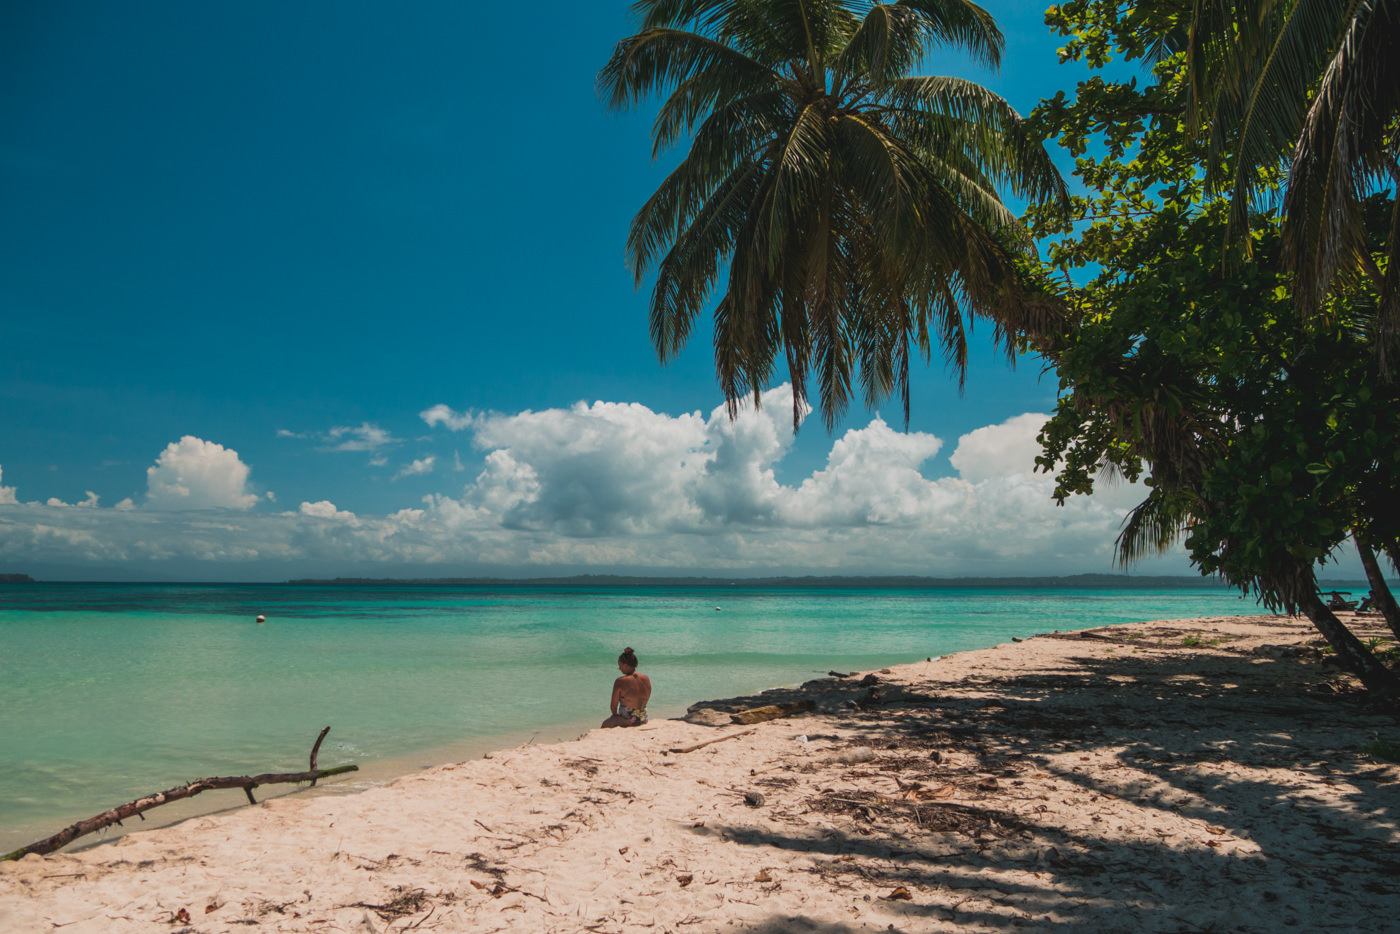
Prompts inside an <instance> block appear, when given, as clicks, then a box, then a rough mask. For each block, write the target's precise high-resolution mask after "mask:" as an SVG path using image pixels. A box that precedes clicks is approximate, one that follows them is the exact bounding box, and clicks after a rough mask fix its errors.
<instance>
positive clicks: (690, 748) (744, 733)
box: [666, 730, 758, 752]
mask: <svg viewBox="0 0 1400 934" xmlns="http://www.w3.org/2000/svg"><path fill="white" fill-rule="evenodd" d="M757 732H758V731H757V730H742V731H740V732H738V733H730V734H729V735H728V736H721V737H720V738H719V739H709V740H706V741H705V742H703V743H696V744H695V745H694V746H678V747H676V748H675V749H668V750H666V751H667V752H694V751H695V750H697V749H704V748H705V747H706V746H713V745H714V744H715V743H722V742H724V741H725V740H726V739H736V738H737V737H740V736H748V735H749V734H750V733H757Z"/></svg>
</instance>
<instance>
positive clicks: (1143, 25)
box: [1028, 3, 1400, 693]
mask: <svg viewBox="0 0 1400 934" xmlns="http://www.w3.org/2000/svg"><path fill="white" fill-rule="evenodd" d="M1184 16H1185V11H1183V9H1182V8H1180V7H1176V6H1168V5H1165V4H1160V3H1156V4H1150V5H1148V6H1140V7H1137V8H1134V9H1133V10H1131V11H1128V12H1126V13H1124V12H1123V11H1121V10H1120V8H1118V7H1115V6H1109V5H1107V4H1100V3H1081V4H1073V5H1065V6H1062V7H1058V8H1055V9H1053V10H1052V11H1051V14H1050V16H1049V17H1048V18H1049V20H1050V21H1051V22H1052V23H1053V24H1055V25H1058V26H1059V27H1060V28H1061V29H1062V30H1066V31H1068V32H1070V33H1072V34H1073V38H1072V39H1071V41H1070V43H1069V45H1067V47H1066V53H1065V54H1066V55H1068V56H1078V55H1082V56H1085V57H1086V58H1088V59H1090V60H1091V61H1102V60H1104V59H1105V58H1106V57H1107V56H1108V55H1109V54H1110V53H1113V54H1120V55H1124V56H1126V57H1129V58H1132V57H1142V56H1145V55H1147V54H1149V53H1151V54H1156V55H1158V56H1159V59H1158V60H1157V61H1156V62H1155V64H1154V66H1153V70H1152V76H1151V79H1150V80H1145V81H1144V82H1143V84H1142V86H1139V85H1138V83H1137V82H1128V83H1119V84H1113V83H1109V82H1105V81H1102V80H1093V81H1089V82H1085V83H1084V84H1081V86H1080V88H1079V93H1078V95H1077V96H1076V98H1075V99H1074V100H1070V99H1068V98H1067V97H1066V96H1064V95H1060V96H1058V97H1057V98H1055V99H1053V100H1050V101H1047V102H1045V103H1044V104H1043V105H1042V106H1041V107H1040V108H1039V109H1038V110H1037V111H1036V112H1035V113H1034V114H1032V116H1031V120H1032V121H1033V122H1035V123H1036V124H1037V125H1038V126H1039V127H1040V128H1041V129H1042V131H1043V132H1044V133H1045V134H1046V135H1047V136H1053V137H1056V138H1058V139H1059V140H1060V141H1061V143H1062V144H1063V145H1065V146H1067V147H1068V148H1069V149H1070V150H1071V151H1072V152H1075V153H1076V154H1078V160H1077V163H1076V175H1078V176H1079V177H1080V178H1081V179H1082V180H1083V181H1084V183H1085V185H1086V186H1087V188H1088V193H1087V194H1086V195H1084V196H1081V197H1076V198H1074V199H1072V202H1071V204H1070V208H1069V210H1067V211H1066V210H1062V209H1061V208H1059V207H1058V206H1056V205H1047V204H1042V205H1038V206H1034V207H1032V209H1031V210H1030V212H1029V214H1028V220H1029V223H1030V226H1031V229H1032V230H1033V231H1034V232H1035V233H1037V234H1039V235H1041V236H1048V237H1056V238H1058V239H1057V241H1056V242H1055V244H1054V245H1053V246H1052V247H1051V248H1050V250H1049V253H1048V258H1049V261H1048V263H1047V267H1046V269H1045V270H1044V277H1045V279H1044V281H1045V282H1046V284H1047V286H1049V285H1051V284H1054V285H1058V286H1059V290H1060V293H1061V296H1062V298H1063V300H1064V301H1065V302H1066V304H1067V305H1068V306H1069V307H1070V308H1071V309H1072V311H1071V322H1072V323H1071V326H1070V327H1069V328H1068V330H1067V331H1066V332H1065V333H1063V334H1060V335H1054V336H1050V337H1049V338H1048V339H1046V340H1045V341H1043V342H1042V343H1041V345H1040V348H1041V349H1042V351H1043V352H1044V353H1045V354H1046V356H1047V357H1048V358H1049V359H1050V360H1051V361H1052V362H1053V363H1054V365H1055V366H1056V368H1057V370H1058V372H1059V375H1060V380H1061V387H1062V390H1063V391H1062V394H1061V399H1060V402H1059V404H1058V407H1057V409H1056V412H1055V414H1054V416H1053V417H1052V419H1051V420H1050V422H1049V423H1048V424H1047V425H1046V427H1045V429H1044V432H1043V434H1042V437H1041V440H1042V443H1043V446H1044V455H1043V456H1042V457H1041V458H1040V460H1039V463H1040V464H1041V466H1042V467H1043V468H1044V469H1046V470H1050V471H1058V474H1057V479H1058V486H1057V490H1056V496H1057V497H1058V498H1059V499H1060V500H1061V501H1063V500H1064V498H1065V497H1067V496H1069V495H1072V494H1075V493H1088V492H1091V491H1092V489H1093V487H1094V484H1095V483H1096V482H1098V481H1099V478H1100V477H1101V476H1102V475H1103V473H1104V471H1105V470H1107V471H1109V472H1112V473H1118V474H1122V475H1124V476H1126V477H1127V478H1129V479H1136V478H1138V477H1144V478H1145V483H1146V485H1147V487H1148V495H1147V498H1146V499H1145V500H1144V502H1143V503H1142V504H1141V505H1139V506H1138V507H1137V508H1136V509H1135V510H1134V511H1133V512H1132V513H1131V514H1130V516H1129V517H1128V520H1127V522H1126V524H1125V526H1124V529H1123V533H1122V535H1121V536H1120V539H1119V549H1118V552H1119V557H1120V559H1121V560H1123V561H1124V562H1130V561H1133V560H1136V559H1138V558H1141V557H1143V556H1145V555H1148V554H1151V553H1154V552H1157V551H1160V550H1163V549H1165V548H1167V547H1169V546H1171V545H1173V544H1174V543H1175V542H1177V541H1179V540H1180V539H1181V537H1182V536H1185V540H1186V545H1187V548H1188V549H1189V552H1190V555H1191V558H1192V561H1193V562H1194V563H1195V565H1196V566H1197V567H1198V568H1200V570H1201V571H1202V573H1205V574H1217V575H1219V576H1221V577H1223V578H1224V579H1225V580H1227V581H1229V582H1230V583H1231V584H1234V585H1235V586H1238V587H1240V588H1241V589H1242V590H1245V591H1251V592H1255V593H1257V594H1258V595H1259V596H1260V597H1261V598H1262V599H1263V601H1264V602H1265V604H1266V605H1268V606H1269V607H1271V608H1278V609H1285V610H1287V611H1289V612H1297V611H1299V610H1302V611H1304V612H1307V613H1308V614H1309V615H1310V616H1312V617H1313V619H1314V621H1315V622H1317V623H1318V625H1319V628H1322V629H1323V630H1324V634H1326V635H1327V636H1328V638H1329V641H1332V643H1333V645H1334V647H1335V648H1337V652H1338V655H1339V657H1341V658H1342V659H1343V661H1344V662H1346V663H1347V664H1348V666H1349V667H1350V668H1351V669H1352V670H1354V671H1355V670H1358V668H1364V669H1365V670H1366V674H1364V675H1363V677H1366V678H1369V679H1370V680H1369V681H1368V684H1373V686H1383V689H1384V690H1385V692H1387V693H1389V692H1391V689H1392V688H1394V687H1397V685H1396V684H1395V681H1394V678H1393V676H1388V673H1387V672H1385V671H1384V669H1383V668H1382V667H1380V666H1379V663H1378V662H1376V661H1375V659H1374V658H1373V657H1372V656H1371V655H1370V653H1369V652H1367V651H1366V650H1365V648H1364V647H1363V646H1361V644H1360V643H1359V642H1357V641H1356V640H1355V638H1354V637H1352V636H1351V635H1350V633H1348V632H1347V631H1346V630H1345V629H1344V627H1341V624H1340V623H1338V622H1337V621H1336V619H1335V617H1333V616H1332V615H1331V614H1330V613H1327V612H1326V611H1325V608H1323V607H1321V605H1320V603H1318V601H1317V597H1316V591H1317V585H1316V578H1315V569H1316V567H1317V566H1318V565H1319V563H1321V562H1325V561H1326V560H1327V559H1328V557H1329V556H1330V555H1331V554H1332V553H1333V551H1334V550H1335V549H1337V548H1338V547H1339V546H1340V545H1341V544H1342V543H1343V542H1344V541H1345V539H1346V538H1347V536H1348V535H1349V534H1350V533H1351V532H1352V530H1353V529H1359V530H1362V532H1363V533H1364V534H1365V535H1366V536H1367V538H1368V540H1370V541H1371V542H1373V543H1374V544H1375V545H1377V546H1378V547H1379V548H1380V549H1381V550H1383V551H1386V553H1394V545H1395V543H1396V542H1400V522H1397V516H1396V512H1397V508H1400V507H1397V502H1400V489H1397V487H1398V486H1400V384H1397V383H1396V382H1395V381H1392V380H1390V379H1389V378H1388V377H1387V375H1386V374H1385V373H1384V372H1383V371H1382V369H1381V367H1380V364H1379V362H1378V358H1377V355H1376V353H1375V352H1374V344H1375V335H1376V307H1377V293H1376V289H1375V287H1374V284H1373V283H1371V282H1370V281H1368V280H1357V281H1354V282H1351V283H1349V284H1347V285H1345V286H1339V287H1337V288H1334V289H1333V291H1332V292H1331V293H1330V296H1329V298H1328V299H1327V301H1326V303H1325V305H1324V307H1323V311H1324V313H1323V314H1320V315H1316V316H1311V317H1308V318H1302V317H1300V316H1299V315H1297V313H1296V311H1295V309H1294V296H1293V292H1292V288H1293V280H1292V276H1291V274H1288V273H1285V272H1283V271H1281V270H1282V264H1281V262H1280V257H1281V254H1282V252H1283V250H1284V239H1283V230H1282V224H1281V221H1280V219H1279V218H1278V217H1277V216H1276V215H1275V214H1274V213H1272V212H1256V213H1254V214H1252V215H1249V216H1248V219H1247V220H1248V231H1247V235H1248V238H1249V245H1250V249H1249V250H1248V251H1237V250H1234V249H1232V248H1230V247H1229V246H1227V243H1228V242H1229V241H1228V240H1227V237H1226V231H1227V228H1228V226H1229V225H1230V223H1231V214H1230V202H1229V199H1228V198H1218V197H1213V196H1212V193H1211V191H1210V190H1209V189H1208V187H1207V182H1206V177H1207V176H1206V164H1207V160H1208V157H1209V153H1210V147H1209V141H1208V137H1207V135H1206V134H1204V133H1201V132H1198V131H1197V130H1196V129H1195V128H1194V127H1193V125H1192V124H1191V122H1190V120H1189V119H1188V107H1187V103H1188V93H1187V82H1186V76H1187V69H1186V59H1185V53H1183V52H1172V51H1171V49H1172V47H1173V45H1174V44H1176V43H1175V40H1174V39H1172V37H1173V36H1178V35H1179V34H1180V30H1181V29H1182V27H1183V24H1184V22H1185V20H1184V19H1183V17H1184ZM1153 35H1156V36H1157V37H1159V38H1160V40H1161V41H1159V42H1157V43H1155V44H1154V43H1153V42H1152V41H1150V39H1151V36H1153ZM1207 129H1208V128H1207ZM1096 147H1097V148H1096ZM1090 153H1095V154H1093V155H1090ZM1257 182H1258V184H1260V185H1269V184H1272V182H1271V180H1270V179H1269V177H1268V174H1267V173H1260V175H1259V176H1258V177H1257ZM1374 201H1375V203H1374V204H1373V205H1372V210H1371V214H1372V215H1373V216H1374V217H1375V218H1377V219H1378V220H1379V219H1381V218H1386V217H1388V215H1389V213H1390V211H1391V209H1392V207H1393V205H1392V204H1391V203H1390V199H1389V198H1387V197H1384V196H1376V197H1375V198H1374ZM1376 233H1377V236H1378V237H1380V238H1381V239H1383V230H1382V231H1378V232H1376ZM1071 273H1078V274H1079V276H1080V277H1081V278H1084V277H1086V276H1087V277H1088V281H1087V282H1086V283H1085V284H1084V285H1082V286H1076V285H1073V284H1071V283H1072V278H1071ZM1317 611H1321V612H1320V613H1318V612H1317ZM1315 613H1317V615H1314V614H1315ZM1323 614H1325V617H1323ZM1359 673H1360V672H1359Z"/></svg>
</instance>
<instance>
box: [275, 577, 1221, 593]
mask: <svg viewBox="0 0 1400 934" xmlns="http://www.w3.org/2000/svg"><path fill="white" fill-rule="evenodd" d="M287 583H288V584H296V585H302V586H331V585H342V586H344V585H353V586H357V587H362V586H386V587H394V586H400V587H401V586H415V587H421V586H429V587H503V588H505V587H521V588H529V587H600V588H601V587H677V588H681V587H721V586H722V587H733V588H736V589H750V590H768V589H772V588H775V587H790V588H799V589H812V590H836V589H846V588H862V587H868V588H877V589H880V590H897V589H909V590H928V589H937V588H949V589H953V588H972V587H1013V588H1026V589H1049V588H1061V587H1070V588H1078V587H1114V588H1127V589H1135V590H1136V589H1141V590H1159V589H1164V588H1165V589H1175V588H1181V589H1185V588H1194V587H1201V586H1206V587H1220V588H1221V589H1227V590H1228V589H1231V588H1230V587H1229V586H1228V585H1227V584H1223V583H1220V582H1219V581H1211V580H1207V579H1206V578H1202V577H1185V576H1180V577H1131V576H1128V575H1126V574H1074V575H1069V576H1065V577H1050V576H1047V577H913V576H830V577H818V576H806V577H644V576H636V575H620V574H580V575H575V576H572V577H529V578H507V577H429V578H391V577H386V578H369V577H337V578H331V579H317V578H301V579H298V580H290V581H288V582H287Z"/></svg>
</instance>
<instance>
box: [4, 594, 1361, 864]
mask: <svg viewBox="0 0 1400 934" xmlns="http://www.w3.org/2000/svg"><path fill="white" fill-rule="evenodd" d="M1360 589H1362V590H1364V587H1362V588H1360ZM1257 612H1262V611H1261V610H1260V609H1259V608H1258V607H1257V606H1256V605H1255V604H1254V603H1253V602H1252V601H1250V600H1243V599H1241V598H1240V597H1239V595H1238V594H1237V593H1235V592H1233V591H1229V590H1226V589H1224V588H1221V587H1214V586H1210V585H1209V584H1208V583H1206V582H1203V583H1202V585H1201V586H1199V587H1193V588H1185V589H1183V588H1173V589H1162V590H1143V589H1132V590H1115V589H1079V590H1069V589H1061V588H1054V589H1041V590H1035V589H1026V588H986V587H979V588H928V589H875V588H861V587H851V588H846V589H839V588H833V589H804V588H797V587H792V588H781V587H774V588H765V589H753V588H734V587H728V586H725V585H724V584H722V583H714V584H703V585H701V584H697V585H695V586H664V587H630V586H629V587H612V588H607V587H574V588H570V587H538V588H522V587H491V586H438V585H417V586H415V585H394V586H389V585H332V584H326V585H297V584H279V585H252V584H221V585H192V584H17V585H5V584H0V853H3V852H7V851H8V850H10V849H14V848H16V847H18V846H22V845H24V844H26V843H30V842H33V841H34V840H37V839H40V838H42V837H45V836H48V835H49V834H51V833H54V832H56V831H58V830H60V829H61V828H62V827H64V826H66V825H67V824H69V823H72V822H74V821H76V820H79V819H82V818H85V817H89V816H92V815H94V814H97V813H99V812H101V811H103V810H105V809H107V808H109V807H114V806H116V805H118V804H122V803H124V802H126V801H129V800H132V799H134V798H136V797H139V796H141V795H143V794H148V793H151V792H154V791H159V790H164V789H166V788H171V787H174V786H176V785H180V784H183V783H185V782H187V781H190V780H192V779H195V778H199V777H205V776H214V775H250V774H256V773H259V772H277V771H299V770H303V769H305V768H306V767H307V758H308V754H309V752H310V748H311V744H312V743H313V741H314V740H315V738H316V735H317V733H318V732H319V731H320V729H321V728H322V727H323V726H326V725H330V726H331V732H330V734H329V736H328V737H327V739H326V742H325V744H324V745H323V747H322V749H321V753H320V760H319V764H320V766H321V767H322V768H328V767H331V766H335V765H341V764H345V763H351V762H353V763H357V764H359V765H360V766H361V767H362V770H363V771H362V772H361V773H357V774H356V775H355V776H354V778H353V781H352V782H351V784H350V785H349V786H339V787H341V788H342V789H343V788H344V787H363V786H364V785H365V784H367V783H372V782H374V781H381V780H384V779H385V778H387V777H388V776H389V775H391V774H402V773H404V772H406V771H411V770H413V769H417V768H421V767H424V766H427V765H430V764H435V763H439V762H447V761H454V760H456V759H461V758H465V757H467V756H470V755H479V754H480V753H481V752H483V751H485V750H487V749H491V748H501V747H504V746H509V745H516V744H518V743H521V742H526V741H531V740H534V741H538V742H549V741H553V740H557V739H560V738H574V737H576V736H578V735H580V734H581V733H582V732H584V731H585V730H587V729H589V728H591V727H593V726H597V725H598V723H600V722H601V721H602V720H603V719H604V717H606V716H607V714H608V710H607V703H608V699H609V692H610V689H611V685H612V679H613V678H614V677H616V675H617V670H616V659H617V656H618V653H620V652H621V651H622V649H623V648H625V647H627V646H632V647H634V648H635V649H636V651H637V654H638V656H639V657H640V661H641V671H643V672H644V673H646V674H647V675H649V676H650V677H651V679H652V683H653V684H654V685H655V693H654V696H653V698H652V702H651V705H650V706H651V710H650V712H651V715H652V716H653V718H656V717H669V716H677V715H680V714H682V713H684V711H685V709H686V708H687V707H688V706H689V705H690V704H692V703H694V702H696V701H699V700H704V699H710V698H717V697H727V696H734V695H738V694H745V693H751V692H754V691H757V690H761V689H764V688H769V687H777V686H782V685H795V684H800V683H801V682H803V681H807V680H810V679H811V678H814V677H820V676H824V675H825V674H826V673H827V671H828V670H830V669H840V670H843V671H851V670H858V669H871V668H880V667H884V666H886V665H891V664H898V663H904V662H911V661H917V660H921V659H923V658H926V657H929V656H936V655H943V654H947V653H950V652H958V651H962V650H966V649H973V648H983V647H987V646H991V645H995V644H997V643H1000V642H1005V641H1007V640H1009V639H1010V638H1011V637H1012V636H1022V637H1025V636H1030V635H1033V634H1035V633H1040V632H1051V631H1054V630H1071V629H1082V628H1085V627H1090V626H1100V625H1107V624H1112V623H1126V622H1135V621H1146V620H1153V619H1173V618H1184V617H1195V616H1213V615H1226V614H1241V613H1257ZM258 614H263V615H265V616H266V617H267V622H266V623H265V624H261V625H259V624H257V623H255V622H254V619H255V617H256V616H257V615H258ZM356 783H358V784H356ZM290 790H291V786H283V791H290ZM276 793H281V792H279V791H278V790H277V789H275V788H272V787H269V788H266V789H262V790H260V800H261V798H262V797H263V796H264V795H270V794H276ZM243 800H244V798H243V794H242V792H241V791H237V790H233V791H219V792H210V793H207V794H206V795H203V796H201V797H200V798H197V799H192V801H191V802H190V806H191V807H194V806H195V802H200V803H199V805H198V808H197V809H201V810H203V811H206V812H207V811H210V810H216V809H219V808H223V807H233V806H236V805H238V804H239V803H241V802H243ZM171 807H174V806H171ZM166 810H168V809H167V808H161V809H158V810H156V811H153V812H151V814H150V815H149V816H150V817H152V818H155V819H157V820H159V819H160V818H161V817H162V812H163V811H166ZM186 811H187V812H189V808H186ZM173 816H182V815H181V813H180V812H174V815H173ZM128 823H131V822H128Z"/></svg>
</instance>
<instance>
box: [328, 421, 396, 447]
mask: <svg viewBox="0 0 1400 934" xmlns="http://www.w3.org/2000/svg"><path fill="white" fill-rule="evenodd" d="M326 438H327V439H328V440H329V441H330V442H331V444H332V445H333V446H332V448H331V450H333V451H373V450H376V449H377V448H382V447H384V446H385V445H389V444H397V443H398V440H399V439H398V438H395V437H394V436H393V435H392V434H390V433H389V432H387V431H385V430H384V429H383V428H380V427H379V426H378V425H371V424H370V423H369V422H362V423H360V424H359V425H355V426H340V427H337V428H332V429H331V430H330V431H328V432H326Z"/></svg>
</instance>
